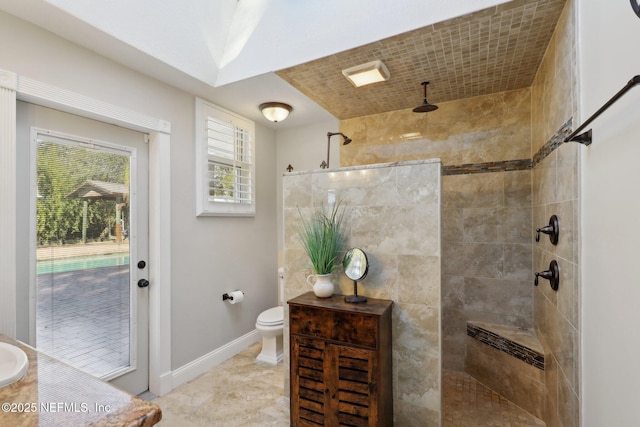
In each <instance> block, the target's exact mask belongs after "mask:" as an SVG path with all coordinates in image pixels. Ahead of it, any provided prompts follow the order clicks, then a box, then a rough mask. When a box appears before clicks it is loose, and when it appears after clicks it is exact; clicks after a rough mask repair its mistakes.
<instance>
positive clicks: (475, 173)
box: [340, 1, 580, 426]
mask: <svg viewBox="0 0 640 427" xmlns="http://www.w3.org/2000/svg"><path fill="white" fill-rule="evenodd" d="M575 15H576V10H575V1H568V2H567V4H566V5H565V8H564V11H563V13H562V16H561V18H560V20H559V23H558V25H557V27H556V30H555V33H554V36H553V38H552V40H551V42H550V44H549V46H548V48H547V52H546V54H545V56H544V58H543V61H542V63H541V64H540V66H539V68H538V72H537V74H536V77H535V79H534V81H533V82H532V84H531V86H530V87H525V88H522V89H519V90H514V91H511V92H503V93H497V94H491V95H486V96H480V97H475V98H470V99H463V100H459V101H452V102H445V103H441V104H440V109H439V110H438V111H435V112H432V113H428V114H415V113H413V112H412V111H411V110H400V111H395V112H391V113H384V114H378V115H373V116H366V117H360V118H354V119H348V120H343V121H342V122H341V125H340V130H341V131H342V132H344V133H345V134H347V135H349V136H350V137H351V138H352V139H353V142H352V143H351V144H350V145H349V146H348V147H342V148H341V166H353V165H360V164H370V163H381V162H390V161H404V160H412V159H421V158H430V157H438V158H440V159H442V165H443V169H442V170H443V179H442V251H443V257H442V331H441V332H442V348H443V354H442V366H443V368H444V369H452V370H458V371H463V370H464V368H465V367H464V360H465V355H466V350H467V349H466V335H467V327H466V324H467V321H469V320H473V321H481V322H488V323H497V324H501V325H510V326H515V327H522V328H529V329H531V330H533V331H535V332H536V334H537V338H538V340H539V341H540V343H541V344H542V347H543V349H544V353H545V369H544V374H543V378H544V387H545V392H544V396H543V399H542V403H541V406H543V408H540V413H541V414H542V416H541V418H542V419H543V420H544V421H545V422H546V423H547V425H548V426H577V425H579V424H580V421H579V407H580V395H579V390H580V384H579V382H580V378H579V377H580V375H579V364H578V361H579V360H580V357H579V354H580V353H579V351H580V349H579V347H580V325H579V289H580V278H579V277H578V273H577V272H578V271H579V269H578V266H579V256H578V255H579V251H578V249H579V211H578V210H579V194H580V191H579V179H578V177H579V147H578V144H576V143H567V144H563V143H562V138H561V136H562V132H563V131H566V128H570V127H571V126H572V123H574V122H575V121H577V119H576V118H574V117H575V115H576V112H577V95H576V94H577V91H576V81H577V76H576V53H575V52H576V48H575V37H576V36H575V20H576V16H575ZM554 136H555V137H554ZM553 214H556V215H557V216H558V217H559V218H560V230H561V231H560V239H559V242H558V245H557V246H554V245H552V244H551V243H549V239H547V238H542V239H540V242H535V238H534V237H535V229H536V228H537V227H541V226H544V225H547V224H548V222H549V217H550V216H551V215H553ZM545 237H546V236H545ZM552 259H555V260H557V262H558V264H559V265H560V268H561V283H560V287H559V289H558V291H557V292H556V291H553V290H552V289H551V288H550V287H549V286H548V284H547V282H546V281H544V280H542V281H541V282H543V283H541V285H540V286H538V287H534V284H533V278H534V272H540V271H543V270H547V269H548V266H549V262H550V261H551V260H552Z"/></svg>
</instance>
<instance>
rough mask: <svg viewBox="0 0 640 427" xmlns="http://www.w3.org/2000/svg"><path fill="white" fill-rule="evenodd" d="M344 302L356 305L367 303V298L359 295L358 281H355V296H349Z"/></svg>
mask: <svg viewBox="0 0 640 427" xmlns="http://www.w3.org/2000/svg"><path fill="white" fill-rule="evenodd" d="M344 300H345V301H346V302H354V303H358V302H367V297H363V296H360V295H358V281H357V280H354V281H353V295H348V296H346V297H344Z"/></svg>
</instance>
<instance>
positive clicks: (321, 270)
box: [298, 203, 345, 274]
mask: <svg viewBox="0 0 640 427" xmlns="http://www.w3.org/2000/svg"><path fill="white" fill-rule="evenodd" d="M298 213H299V214H300V219H301V225H300V227H299V229H298V235H299V237H300V240H301V242H302V246H303V247H304V250H305V252H306V253H307V256H308V257H309V260H310V261H311V266H312V268H313V271H314V273H315V274H330V273H331V272H332V271H333V270H334V269H335V268H336V266H337V263H336V261H337V259H338V255H339V254H340V251H342V247H343V246H344V241H345V235H344V230H343V220H344V209H343V208H341V206H340V203H335V204H333V205H332V206H331V207H330V209H329V210H328V211H326V210H325V208H324V207H322V208H315V209H314V210H313V212H312V213H311V215H310V216H309V217H305V216H304V215H303V214H302V212H301V211H300V209H298Z"/></svg>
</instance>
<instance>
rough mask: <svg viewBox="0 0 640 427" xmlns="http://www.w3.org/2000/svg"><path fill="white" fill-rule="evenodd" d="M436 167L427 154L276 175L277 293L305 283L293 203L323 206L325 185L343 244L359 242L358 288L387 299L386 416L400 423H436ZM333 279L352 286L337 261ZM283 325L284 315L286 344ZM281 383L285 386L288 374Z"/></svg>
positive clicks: (296, 290)
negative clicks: (362, 255) (280, 238)
mask: <svg viewBox="0 0 640 427" xmlns="http://www.w3.org/2000/svg"><path fill="white" fill-rule="evenodd" d="M440 169H441V167H440V162H439V161H437V160H435V161H433V160H427V161H416V162H407V163H401V164H392V165H385V166H382V167H380V166H378V167H365V168H361V167H356V168H347V170H345V169H341V170H334V171H314V172H294V173H292V174H286V175H285V176H284V177H283V199H284V230H285V231H284V247H285V251H284V259H285V268H286V269H287V273H286V274H285V296H286V298H287V299H291V298H293V297H295V296H298V295H300V294H302V293H304V292H307V291H309V290H311V288H309V287H308V286H307V285H306V284H305V279H306V276H307V275H308V274H310V273H311V271H310V269H309V267H308V260H307V257H306V255H305V254H304V251H303V250H302V247H301V245H300V243H299V241H298V238H297V232H296V227H297V225H298V224H299V221H300V220H299V211H300V212H303V213H307V212H309V211H310V210H311V209H312V207H314V206H315V207H318V206H321V205H322V204H324V206H326V205H327V203H328V195H329V194H330V193H333V194H334V195H335V198H336V200H341V201H342V204H343V206H345V208H346V216H345V221H346V225H347V228H346V230H347V242H346V247H347V248H349V247H359V248H362V249H363V250H364V251H365V252H366V253H367V256H368V258H369V261H370V264H371V265H370V268H369V273H368V275H367V277H366V279H365V280H364V281H362V283H361V284H360V285H359V287H358V290H359V294H362V295H365V296H368V297H374V298H382V299H390V300H393V301H394V306H393V388H394V389H393V395H394V418H395V423H396V425H402V426H413V425H416V426H418V425H421V426H424V425H429V426H438V425H440V420H441V412H440V407H441V389H442V387H441V382H440V367H441V347H440V333H441V324H440V318H441V307H440V304H441V303H440V301H441V297H440V289H441V286H440V277H441V243H440V228H441V224H440V205H441V173H440ZM340 259H341V258H340ZM334 283H339V286H340V289H339V290H336V292H337V293H342V294H346V295H349V294H352V293H353V282H352V281H350V280H348V279H347V278H346V276H344V274H342V270H341V269H339V270H338V271H337V272H336V273H335V277H334ZM285 319H286V317H285ZM288 328H289V325H288V323H287V320H285V346H286V347H288V333H287V331H288ZM288 363H289V361H288V354H286V355H285V364H287V365H288ZM285 373H286V375H287V376H288V375H289V371H288V370H287V369H285ZM285 384H286V388H287V389H288V379H287V381H286V382H285ZM287 394H288V390H287Z"/></svg>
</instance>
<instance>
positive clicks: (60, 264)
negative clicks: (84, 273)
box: [37, 253, 129, 274]
mask: <svg viewBox="0 0 640 427" xmlns="http://www.w3.org/2000/svg"><path fill="white" fill-rule="evenodd" d="M121 265H126V266H128V265H129V254H128V253H121V254H109V255H90V256H79V257H70V258H58V259H50V260H43V261H38V264H37V274H51V273H65V272H68V271H76V270H89V269H92V268H100V267H115V266H121Z"/></svg>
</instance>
